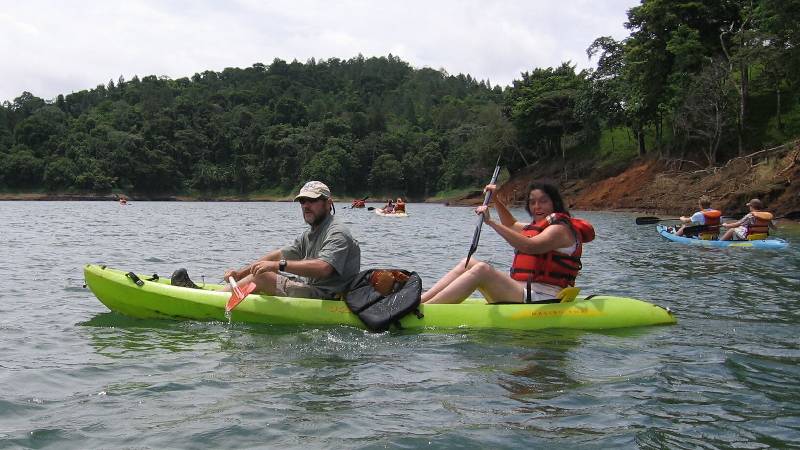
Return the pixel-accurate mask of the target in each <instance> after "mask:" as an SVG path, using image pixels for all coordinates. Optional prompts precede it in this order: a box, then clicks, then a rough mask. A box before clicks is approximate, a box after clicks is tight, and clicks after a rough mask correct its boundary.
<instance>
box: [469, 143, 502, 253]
mask: <svg viewBox="0 0 800 450" xmlns="http://www.w3.org/2000/svg"><path fill="white" fill-rule="evenodd" d="M499 173H500V157H499V156H498V157H497V164H496V165H495V166H494V173H493V174H492V181H490V182H489V184H495V183H496V182H497V174H499ZM491 199H492V191H486V195H484V197H483V206H486V205H488V204H489V200H491ZM482 227H483V214H481V216H480V217H479V218H478V225H476V226H475V234H473V235H472V245H470V246H469V253H467V261H466V262H465V263H464V267H467V266H468V265H469V259H470V258H471V257H472V254H473V253H475V250H477V249H478V241H480V239H481V228H482Z"/></svg>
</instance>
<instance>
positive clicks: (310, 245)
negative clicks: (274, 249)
mask: <svg viewBox="0 0 800 450" xmlns="http://www.w3.org/2000/svg"><path fill="white" fill-rule="evenodd" d="M281 254H282V255H283V257H284V259H287V260H300V259H321V260H322V261H325V262H326V263H328V264H330V265H331V266H332V267H333V269H334V271H335V273H334V274H333V275H331V276H330V277H328V278H307V279H306V280H305V281H306V282H307V283H308V284H309V285H310V286H311V287H313V288H314V290H315V291H318V292H315V294H319V295H318V297H319V298H328V299H330V298H335V297H336V295H337V294H339V293H341V292H344V290H345V288H346V287H347V285H348V284H350V281H352V279H353V277H355V276H356V274H358V272H359V271H360V270H361V248H360V247H359V246H358V241H356V240H355V239H353V235H352V234H350V230H349V229H348V228H347V227H346V226H345V225H344V224H342V223H341V222H340V221H339V219H338V218H336V216H333V215H331V216H328V218H326V219H325V220H324V221H323V222H322V223H321V224H320V225H319V226H318V227H317V228H316V229H312V228H309V229H308V230H306V231H305V232H304V233H303V234H301V235H300V236H298V237H297V239H295V241H294V243H293V244H292V245H289V246H287V247H284V248H282V249H281Z"/></svg>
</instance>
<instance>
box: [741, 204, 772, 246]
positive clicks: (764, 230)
mask: <svg viewBox="0 0 800 450" xmlns="http://www.w3.org/2000/svg"><path fill="white" fill-rule="evenodd" d="M752 214H753V218H754V219H755V220H754V221H753V223H752V224H751V225H750V226H748V227H747V237H748V239H750V238H751V236H753V235H758V236H757V239H766V238H767V236H769V224H770V223H771V222H772V217H773V216H772V213H769V212H767V211H753V213H752Z"/></svg>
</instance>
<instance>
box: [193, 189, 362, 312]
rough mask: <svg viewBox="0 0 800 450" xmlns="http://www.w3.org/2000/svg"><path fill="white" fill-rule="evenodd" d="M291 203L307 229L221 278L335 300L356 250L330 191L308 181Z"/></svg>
mask: <svg viewBox="0 0 800 450" xmlns="http://www.w3.org/2000/svg"><path fill="white" fill-rule="evenodd" d="M295 201H297V202H298V203H300V209H301V211H302V213H303V220H305V222H306V223H307V224H309V225H311V228H309V229H308V230H306V231H305V232H303V234H301V235H300V236H298V237H297V239H295V241H294V243H292V244H290V245H287V246H286V247H283V248H281V249H277V250H273V251H271V252H269V253H267V254H266V255H264V256H263V257H262V258H260V259H258V260H257V261H255V262H252V263H250V264H248V265H246V266H244V267H242V268H241V269H239V270H233V269H229V270H227V271H225V279H226V280H227V279H228V277H231V276H232V277H233V279H234V280H236V281H237V284H238V285H239V286H244V285H247V284H248V283H249V282H251V281H252V282H254V283H255V284H256V290H257V292H261V293H264V294H269V295H277V296H282V297H302V298H319V299H335V298H337V297H338V295H339V294H340V293H341V292H343V291H344V290H345V288H346V287H347V286H348V284H349V283H350V281H352V279H353V278H354V277H355V275H356V274H358V272H359V271H360V270H361V248H360V247H359V245H358V241H356V240H355V239H354V238H353V236H352V235H351V234H350V230H349V229H348V228H347V227H346V226H345V225H344V224H343V223H342V222H341V221H340V220H339V219H338V218H337V217H336V216H335V215H334V213H335V212H336V211H335V208H334V206H333V198H332V197H331V191H330V189H328V186H326V185H325V184H324V183H322V182H319V181H309V182H308V183H306V184H305V185H304V186H303V187H302V188H301V189H300V193H299V194H297V196H296V197H295ZM179 278H182V277H179ZM186 279H187V280H188V276H187V277H186ZM225 290H228V291H229V290H230V286H226V288H225Z"/></svg>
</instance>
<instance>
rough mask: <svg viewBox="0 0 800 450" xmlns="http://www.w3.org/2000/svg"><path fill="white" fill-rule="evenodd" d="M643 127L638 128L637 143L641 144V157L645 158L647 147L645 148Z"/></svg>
mask: <svg viewBox="0 0 800 450" xmlns="http://www.w3.org/2000/svg"><path fill="white" fill-rule="evenodd" d="M642 128H643V127H637V128H636V142H637V143H638V144H639V156H644V154H645V151H646V149H645V146H644V130H643V129H642Z"/></svg>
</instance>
